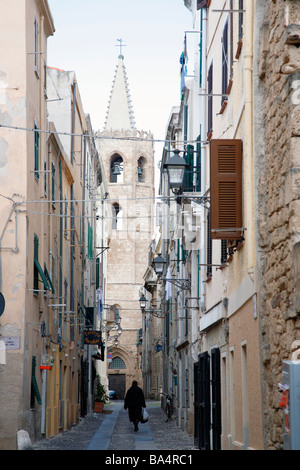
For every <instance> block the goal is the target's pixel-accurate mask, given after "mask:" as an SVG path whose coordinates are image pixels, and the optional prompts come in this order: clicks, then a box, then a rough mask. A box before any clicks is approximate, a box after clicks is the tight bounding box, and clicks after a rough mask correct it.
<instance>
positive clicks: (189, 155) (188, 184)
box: [184, 145, 194, 192]
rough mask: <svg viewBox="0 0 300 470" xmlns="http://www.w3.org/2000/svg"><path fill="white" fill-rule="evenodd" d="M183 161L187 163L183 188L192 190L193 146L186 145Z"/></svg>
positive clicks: (188, 190)
mask: <svg viewBox="0 0 300 470" xmlns="http://www.w3.org/2000/svg"><path fill="white" fill-rule="evenodd" d="M185 161H186V163H187V164H188V165H189V166H188V168H187V169H186V170H185V174H184V190H185V191H187V192H191V191H193V166H194V146H193V145H188V146H187V152H186V154H185Z"/></svg>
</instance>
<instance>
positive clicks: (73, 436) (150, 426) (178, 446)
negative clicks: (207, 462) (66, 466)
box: [32, 401, 197, 451]
mask: <svg viewBox="0 0 300 470" xmlns="http://www.w3.org/2000/svg"><path fill="white" fill-rule="evenodd" d="M147 411H148V413H149V416H150V418H149V422H148V423H146V424H139V431H137V432H134V430H133V424H132V423H130V422H129V418H128V412H127V411H125V410H124V408H123V401H122V402H121V401H116V402H112V403H109V404H107V405H105V408H104V412H103V413H91V414H89V415H88V416H86V417H85V418H83V419H82V420H81V422H80V423H79V424H78V425H77V426H74V427H73V428H72V429H71V430H70V431H66V432H63V433H61V434H59V435H57V436H54V437H53V438H50V439H45V440H42V441H40V442H38V443H35V444H33V445H32V449H33V450H107V451H134V450H137V451H139V450H154V451H163V450H169V451H192V450H194V451H197V449H196V448H195V446H194V438H193V436H190V435H189V434H187V433H186V432H184V431H182V430H181V429H180V428H179V427H178V426H177V425H176V422H175V419H172V420H171V421H168V422H166V416H165V414H164V413H163V411H162V409H161V406H160V402H157V401H147Z"/></svg>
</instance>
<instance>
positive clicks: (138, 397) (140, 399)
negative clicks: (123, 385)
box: [124, 380, 146, 431]
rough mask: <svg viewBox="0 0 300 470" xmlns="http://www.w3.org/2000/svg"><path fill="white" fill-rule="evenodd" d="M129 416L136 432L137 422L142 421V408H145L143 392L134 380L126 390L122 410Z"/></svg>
mask: <svg viewBox="0 0 300 470" xmlns="http://www.w3.org/2000/svg"><path fill="white" fill-rule="evenodd" d="M127 408H128V414H129V421H130V422H131V423H133V424H134V430H135V431H138V430H139V428H138V424H139V421H141V420H142V408H146V403H145V397H144V392H143V390H142V389H141V388H140V387H138V383H137V381H136V380H134V381H133V382H132V386H131V387H130V388H129V389H128V391H127V393H126V396H125V400H124V409H125V410H127Z"/></svg>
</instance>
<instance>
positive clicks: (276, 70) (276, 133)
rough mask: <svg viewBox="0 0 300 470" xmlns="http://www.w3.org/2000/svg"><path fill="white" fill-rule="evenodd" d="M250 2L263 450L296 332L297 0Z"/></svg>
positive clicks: (299, 218)
mask: <svg viewBox="0 0 300 470" xmlns="http://www.w3.org/2000/svg"><path fill="white" fill-rule="evenodd" d="M256 4H257V8H258V10H259V9H264V18H263V21H262V25H261V26H262V27H261V28H260V38H259V42H260V43H259V45H258V49H257V59H258V61H257V71H258V72H257V75H258V83H257V88H256V93H257V95H258V96H257V98H256V103H257V104H258V106H257V109H256V110H258V108H259V106H261V108H260V112H261V115H260V116H259V117H258V120H259V123H260V124H261V126H260V125H258V124H257V123H256V133H257V137H258V140H262V142H263V146H262V148H260V149H258V148H257V149H256V150H257V152H256V171H257V173H258V178H257V182H258V184H257V211H258V217H257V229H258V245H257V250H258V258H259V263H258V266H259V269H260V272H259V273H258V276H259V278H260V279H261V281H262V282H261V291H260V295H259V311H260V321H261V348H262V349H261V352H262V380H263V381H262V393H263V417H264V434H265V435H264V440H265V448H266V449H276V448H282V433H283V426H282V413H283V412H282V410H280V409H279V408H278V404H279V399H280V392H279V389H278V383H279V382H281V378H282V361H283V360H286V359H291V353H292V345H293V342H294V341H295V340H296V339H299V338H300V317H299V316H298V315H299V313H300V292H299V287H300V265H299V263H300V255H299V241H300V200H299V195H300V172H299V170H300V151H299V150H300V142H299V137H300V125H299V122H300V48H299V45H300V3H299V1H297V0H286V1H283V0H272V1H268V2H265V1H263V2H261V1H257V2H256ZM263 4H264V5H263ZM256 19H257V17H256ZM259 95H260V96H259Z"/></svg>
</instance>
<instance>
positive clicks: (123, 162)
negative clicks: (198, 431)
mask: <svg viewBox="0 0 300 470" xmlns="http://www.w3.org/2000/svg"><path fill="white" fill-rule="evenodd" d="M96 142H97V149H98V152H99V155H100V158H101V159H102V161H103V164H104V167H105V173H106V178H107V181H108V190H109V198H110V203H111V206H112V238H111V242H110V247H109V250H108V255H107V256H108V260H107V270H108V271H107V286H106V298H105V299H104V314H103V318H104V319H105V318H106V317H105V315H106V314H109V315H110V316H111V317H115V319H116V320H117V321H118V322H119V323H120V326H121V328H122V333H121V334H120V335H119V336H118V335H116V331H112V332H111V333H110V336H109V337H108V338H107V342H106V354H107V353H108V352H110V353H111V355H112V360H111V362H109V363H108V377H109V384H108V385H109V388H110V389H113V390H116V391H117V395H118V398H119V399H122V398H123V397H124V394H125V391H126V390H127V389H128V388H129V387H130V386H131V383H132V380H137V381H138V382H139V385H140V386H141V385H142V371H141V351H142V348H141V340H142V328H143V325H142V315H141V311H140V305H139V298H140V288H141V287H142V286H143V284H144V279H143V276H144V273H145V271H146V269H147V266H148V248H149V244H150V241H151V236H152V233H153V215H154V147H153V136H152V134H151V132H144V131H142V130H138V129H137V128H136V125H135V120H134V113H133V108H132V103H131V99H130V93H129V86H128V80H127V75H126V69H125V65H124V56H123V55H122V54H121V53H120V55H119V57H118V63H117V67H116V71H115V75H114V80H113V85H112V91H111V95H110V98H109V104H108V110H107V115H106V120H105V126H104V130H103V131H102V132H98V133H97V139H96ZM107 318H108V317H107ZM112 336H115V338H112Z"/></svg>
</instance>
